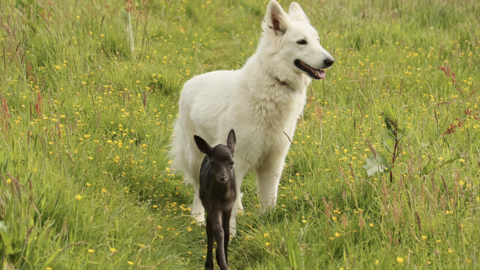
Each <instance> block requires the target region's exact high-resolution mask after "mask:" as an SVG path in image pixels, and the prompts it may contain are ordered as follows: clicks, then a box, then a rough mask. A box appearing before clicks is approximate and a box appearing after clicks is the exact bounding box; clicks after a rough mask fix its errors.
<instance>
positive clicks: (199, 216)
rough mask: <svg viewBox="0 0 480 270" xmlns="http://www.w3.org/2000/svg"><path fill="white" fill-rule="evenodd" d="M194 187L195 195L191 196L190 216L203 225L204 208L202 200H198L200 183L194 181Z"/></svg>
mask: <svg viewBox="0 0 480 270" xmlns="http://www.w3.org/2000/svg"><path fill="white" fill-rule="evenodd" d="M194 188H195V195H194V197H193V205H192V216H193V217H194V218H195V220H196V221H197V224H198V225H203V224H204V222H205V214H204V213H205V209H204V208H203V205H202V200H200V183H198V182H197V183H195V184H194Z"/></svg>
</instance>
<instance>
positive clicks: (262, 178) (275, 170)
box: [257, 148, 288, 213]
mask: <svg viewBox="0 0 480 270" xmlns="http://www.w3.org/2000/svg"><path fill="white" fill-rule="evenodd" d="M287 152H288V148H286V150H284V151H282V152H280V153H279V152H277V153H275V154H271V155H269V156H268V157H267V158H266V159H264V161H263V164H262V165H261V166H260V167H259V168H258V169H257V183H258V192H259V194H260V211H261V212H262V213H265V212H266V211H267V210H268V209H270V208H274V207H275V205H276V203H277V193H278V183H279V182H280V177H281V176H282V171H283V166H284V164H285V156H286V154H287Z"/></svg>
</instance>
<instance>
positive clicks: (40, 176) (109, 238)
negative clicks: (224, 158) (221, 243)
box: [0, 0, 480, 269]
mask: <svg viewBox="0 0 480 270" xmlns="http://www.w3.org/2000/svg"><path fill="white" fill-rule="evenodd" d="M299 3H300V5H301V6H302V7H303V8H304V10H305V11H306V13H307V15H308V16H309V18H310V21H311V23H312V25H314V26H315V28H316V29H317V30H318V32H319V35H320V38H321V43H322V45H323V46H324V47H325V48H326V49H327V50H328V51H329V52H330V53H331V54H332V55H333V56H334V57H335V59H336V62H335V64H334V65H333V67H332V68H331V69H329V70H327V74H326V79H325V80H322V81H314V82H312V84H311V86H310V87H309V88H308V100H307V104H306V107H305V111H304V114H303V116H302V117H301V119H299V121H298V124H297V130H296V132H295V136H294V137H293V138H291V139H292V145H291V148H290V152H289V154H288V156H287V159H286V166H285V169H284V172H283V175H282V180H281V183H280V189H279V194H278V203H277V207H276V209H275V210H273V211H271V212H269V213H267V214H265V215H262V214H260V211H259V207H258V198H257V193H256V185H255V176H254V175H249V176H247V179H246V180H245V182H244V184H243V187H242V192H243V194H244V197H243V202H244V206H245V212H244V213H242V214H241V215H240V216H239V217H238V224H237V226H238V227H237V229H238V235H237V237H235V238H233V239H232V242H231V244H230V258H229V263H230V267H231V268H232V269H403V268H407V269H426V268H429V269H478V268H480V265H479V261H478V258H480V255H479V248H480V242H479V241H480V229H479V226H480V214H479V207H480V194H479V184H480V168H479V167H480V152H479V147H480V142H479V138H480V108H479V105H480V89H479V81H480V49H479V46H480V40H479V38H480V22H479V17H478V14H480V2H479V1H474V0H462V1H440V0H428V1H413V0H391V1H353V0H339V1H323V0H320V1H309V0H304V1H299ZM281 4H282V5H283V7H284V8H286V9H288V5H289V4H290V2H286V1H283V0H282V1H281ZM266 5H267V1H254V0H228V1H227V0H213V1H181V0H155V1H153V0H150V1H149V0H142V1H137V2H133V1H131V0H126V1H112V0H106V1H94V0H91V1H77V0H75V1H74V0H65V1H48V0H38V1H33V0H15V1H14V0H6V1H3V2H2V4H1V5H0V23H1V30H0V239H1V240H0V262H1V263H0V264H1V265H2V269H202V267H203V262H204V256H205V255H206V242H205V239H206V235H205V228H204V227H200V226H197V225H196V224H195V223H194V222H193V219H192V218H191V217H190V216H189V212H190V209H189V205H190V204H191V203H192V200H193V188H192V187H191V186H185V185H184V184H183V181H182V176H181V175H180V174H179V173H178V172H176V171H175V170H174V168H171V166H170V163H171V162H170V161H169V157H168V155H167V151H168V150H169V141H170V136H171V132H172V123H173V121H174V120H175V118H176V115H177V113H178V107H177V103H178V99H179V93H180V91H181V87H182V85H183V83H185V81H187V80H188V79H190V78H191V77H193V76H195V75H196V74H202V73H205V72H209V71H213V70H219V69H239V68H241V67H242V66H243V64H244V63H245V61H246V60H247V59H248V57H249V56H251V55H252V54H253V53H254V52H255V50H256V47H257V44H258V40H259V37H260V36H261V28H260V25H261V22H262V19H263V16H264V13H265V11H266ZM128 25H131V28H129V27H128Z"/></svg>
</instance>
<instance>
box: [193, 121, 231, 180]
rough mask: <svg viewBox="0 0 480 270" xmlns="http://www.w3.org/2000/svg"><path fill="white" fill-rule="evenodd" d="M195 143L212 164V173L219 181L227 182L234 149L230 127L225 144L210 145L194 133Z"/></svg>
mask: <svg viewBox="0 0 480 270" xmlns="http://www.w3.org/2000/svg"><path fill="white" fill-rule="evenodd" d="M194 139H195V143H196V144H197V147H198V149H199V150H200V151H201V152H202V153H204V154H206V155H207V156H208V158H209V160H210V164H211V166H212V170H213V175H214V176H215V179H216V180H217V181H218V182H219V183H227V182H228V181H229V180H232V179H231V177H233V176H234V174H233V152H234V150H235V143H236V138H235V131H234V130H233V129H232V130H230V133H229V134H228V138H227V145H223V144H219V145H217V146H215V147H211V146H210V145H209V144H208V143H207V142H206V141H205V140H204V139H202V138H201V137H199V136H197V135H195V136H194Z"/></svg>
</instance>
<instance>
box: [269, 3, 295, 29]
mask: <svg viewBox="0 0 480 270" xmlns="http://www.w3.org/2000/svg"><path fill="white" fill-rule="evenodd" d="M265 21H266V22H267V24H268V27H270V28H271V29H272V30H273V31H275V34H276V35H277V36H281V35H283V34H285V32H286V31H287V28H288V25H289V24H290V19H289V18H288V15H287V14H286V13H285V11H283V8H282V7H281V6H280V4H279V3H277V1H275V0H272V1H270V3H268V6H267V15H265Z"/></svg>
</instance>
